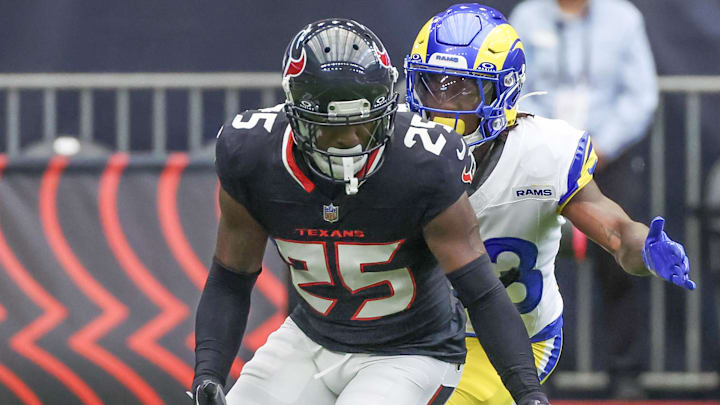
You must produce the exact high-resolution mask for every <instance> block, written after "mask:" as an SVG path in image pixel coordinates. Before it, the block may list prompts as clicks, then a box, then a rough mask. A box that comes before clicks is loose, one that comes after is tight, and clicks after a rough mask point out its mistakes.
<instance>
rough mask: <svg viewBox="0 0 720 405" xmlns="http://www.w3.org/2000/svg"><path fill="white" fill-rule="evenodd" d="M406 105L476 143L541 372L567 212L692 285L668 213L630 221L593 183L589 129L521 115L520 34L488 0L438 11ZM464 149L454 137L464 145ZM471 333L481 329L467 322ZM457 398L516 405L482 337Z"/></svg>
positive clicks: (476, 190)
mask: <svg viewBox="0 0 720 405" xmlns="http://www.w3.org/2000/svg"><path fill="white" fill-rule="evenodd" d="M405 71H406V78H407V103H408V106H409V107H410V109H411V110H413V111H416V112H418V113H420V114H421V115H423V116H424V117H425V118H428V119H431V120H434V121H435V122H438V123H441V124H444V125H447V126H448V127H450V128H454V129H455V130H456V131H457V132H459V133H460V134H462V135H464V140H465V141H466V143H467V147H468V148H470V149H471V150H472V151H473V155H474V156H475V159H476V163H477V165H476V170H475V173H474V176H473V177H474V180H473V182H472V189H473V190H472V191H473V193H472V195H471V196H470V201H471V203H472V206H473V208H474V210H475V213H476V216H477V218H478V219H479V222H480V233H481V235H483V237H484V238H486V239H485V247H486V249H487V252H488V253H489V255H490V258H491V260H492V261H493V262H494V263H495V272H496V273H497V275H498V276H499V277H500V279H501V281H502V282H503V284H504V285H505V286H506V288H507V292H508V294H509V295H510V297H511V299H512V300H513V302H515V304H516V306H517V309H518V310H519V311H520V313H521V315H522V318H523V321H524V322H525V327H526V329H527V332H528V335H529V336H530V340H531V342H532V343H533V352H534V355H535V363H536V366H537V371H538V375H539V377H540V379H541V381H544V380H545V379H546V378H547V377H548V375H549V374H550V373H551V372H552V371H553V369H554V367H555V365H556V364H557V361H558V358H559V356H560V351H561V347H562V323H563V318H562V313H563V302H562V297H561V296H560V292H559V290H558V285H557V282H556V280H555V274H554V263H555V256H556V255H557V253H558V249H559V245H560V235H561V226H562V224H563V223H564V222H565V218H567V219H569V220H570V221H572V223H573V224H574V225H575V226H576V227H577V228H578V229H579V230H580V231H582V232H584V233H585V234H586V235H587V236H588V237H589V238H590V239H592V240H594V241H595V242H596V243H598V244H600V245H601V246H602V247H603V248H605V249H606V250H607V251H608V252H610V253H611V254H613V255H614V256H615V258H616V260H617V262H618V263H619V264H620V266H622V268H623V269H624V270H625V271H626V272H627V273H629V274H633V275H638V276H644V275H650V274H654V275H656V276H659V277H662V278H663V279H665V280H668V281H670V282H672V283H674V284H677V285H679V286H681V287H684V288H687V289H690V290H692V289H694V288H695V283H694V282H692V281H691V280H690V279H689V278H688V270H689V264H688V258H687V256H686V255H685V251H684V249H683V247H682V245H680V244H679V243H676V242H674V241H672V240H671V239H670V238H668V236H667V235H666V233H665V232H664V231H663V225H664V219H663V218H660V217H657V218H655V219H654V220H653V221H652V223H651V224H650V228H648V227H647V226H645V225H643V224H641V223H638V222H635V221H633V220H632V219H631V218H630V217H628V215H627V214H626V213H625V211H623V209H622V208H621V207H620V206H618V205H617V204H616V203H615V202H613V201H612V200H610V199H608V198H607V197H605V196H604V195H603V194H602V193H601V192H600V190H599V189H598V187H597V185H596V184H595V182H594V181H593V172H594V170H595V166H596V164H597V160H598V158H597V155H596V153H595V151H594V150H593V145H592V141H591V139H590V135H589V134H588V133H587V132H584V131H582V130H579V129H576V128H573V127H571V126H570V125H569V124H567V123H566V122H564V121H560V120H552V119H547V118H542V117H538V116H534V115H532V114H529V113H522V112H521V113H518V111H517V101H518V96H519V94H520V89H521V87H522V84H523V82H524V80H525V54H524V50H523V45H522V42H521V41H520V38H519V37H518V35H517V33H516V32H515V30H514V29H513V28H512V26H510V25H509V24H508V22H507V20H506V19H505V17H504V16H503V15H502V14H501V13H499V12H498V11H497V10H494V9H492V8H490V7H486V6H483V5H479V4H458V5H454V6H452V7H450V8H448V9H447V10H444V11H442V12H441V13H439V14H437V15H436V16H434V17H432V18H431V19H430V20H429V21H428V22H427V23H426V24H425V25H424V26H423V27H422V29H421V30H420V32H419V33H418V35H417V38H416V40H415V43H414V44H413V48H412V51H411V52H410V55H408V57H407V58H406V61H405ZM463 148H465V145H458V153H461V152H462V149H463ZM467 332H468V336H473V334H474V331H473V330H472V327H471V326H470V325H468V330H467ZM466 343H467V346H468V357H467V364H466V366H465V371H464V372H463V376H462V379H461V381H460V384H459V385H458V387H457V389H456V391H455V393H454V394H453V396H452V397H451V399H450V401H449V402H448V403H449V404H452V405H470V404H492V405H495V404H511V403H512V398H511V397H510V395H509V394H508V392H507V391H506V390H505V389H504V388H503V386H502V383H501V381H500V378H499V377H498V375H497V373H496V372H495V370H494V368H493V366H492V365H491V363H490V361H489V360H488V357H487V356H486V355H485V352H484V351H483V348H482V347H481V346H480V345H479V343H478V342H477V339H472V338H468V339H467V342H466Z"/></svg>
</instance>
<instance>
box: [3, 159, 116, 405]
mask: <svg viewBox="0 0 720 405" xmlns="http://www.w3.org/2000/svg"><path fill="white" fill-rule="evenodd" d="M52 170H57V169H54V168H52V167H50V168H48V170H47V171H46V172H45V174H44V176H43V177H45V176H48V175H50V173H51V172H52ZM41 194H42V193H41ZM0 263H1V264H2V266H3V267H4V268H5V271H7V273H8V275H9V276H10V278H11V279H12V280H13V281H14V282H15V283H16V284H17V285H18V287H19V288H20V290H22V292H23V293H24V294H25V295H27V296H28V298H30V299H31V300H32V301H33V302H34V303H35V305H37V306H38V307H40V308H42V309H43V314H42V315H41V316H40V317H39V318H36V319H35V320H34V321H33V322H31V323H30V324H29V325H27V326H26V327H25V328H23V329H21V330H20V331H18V332H17V333H16V334H15V335H13V336H12V337H11V338H10V347H11V348H12V349H13V350H15V351H16V352H18V353H19V354H21V355H22V356H24V357H26V358H28V359H29V360H31V361H32V362H34V363H35V364H37V365H38V367H40V368H42V369H43V370H45V371H46V372H47V373H49V374H50V375H52V376H53V377H55V378H56V379H57V380H58V381H60V382H61V383H62V384H63V385H65V386H66V387H67V388H68V389H69V390H70V392H72V393H73V394H74V395H75V396H76V397H78V399H80V400H81V401H82V402H83V403H84V404H92V405H96V404H97V405H100V404H102V402H101V401H100V398H99V397H98V396H97V394H96V393H95V391H93V390H92V388H90V387H89V386H88V385H87V384H86V383H85V381H83V380H82V379H81V378H80V377H78V376H77V374H75V373H74V372H73V371H72V370H71V369H70V368H69V367H68V366H66V365H65V364H63V363H62V362H61V361H60V360H58V359H57V358H56V357H54V356H53V355H51V354H50V353H48V352H47V351H45V350H44V349H42V348H40V347H38V346H37V345H36V344H35V341H37V340H38V339H40V338H41V337H43V336H44V335H46V334H47V333H48V332H50V331H51V330H53V329H54V328H55V327H56V326H57V325H59V324H60V323H61V322H62V321H63V320H64V319H65V318H66V317H67V309H66V308H65V307H64V306H63V305H62V304H61V303H60V302H58V300H56V299H55V298H54V297H53V296H52V295H50V294H49V293H48V292H47V291H46V290H45V289H44V288H43V287H42V286H41V285H40V284H39V283H38V282H37V281H36V280H35V279H34V278H33V277H32V276H31V275H30V273H29V272H28V271H27V269H25V267H24V266H23V265H22V264H21V263H20V261H19V260H18V259H17V257H15V254H14V253H13V252H12V250H11V249H10V246H8V244H7V241H6V239H5V235H4V234H3V233H2V231H0Z"/></svg>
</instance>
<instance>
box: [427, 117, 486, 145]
mask: <svg viewBox="0 0 720 405" xmlns="http://www.w3.org/2000/svg"><path fill="white" fill-rule="evenodd" d="M433 121H434V122H437V123H438V124H442V125H445V126H448V127H451V128H452V127H455V132H457V133H458V134H460V135H462V133H463V132H465V121H463V120H462V119H460V118H458V119H455V118H445V117H435V118H433ZM463 139H464V140H465V143H466V144H468V145H470V144H471V143H473V142H478V141H481V140H482V139H483V135H482V133H481V132H480V126H479V125H478V127H477V128H476V129H475V131H474V132H473V133H471V134H467V135H463ZM478 146H479V145H473V146H471V147H470V152H472V151H473V150H475V148H477V147H478Z"/></svg>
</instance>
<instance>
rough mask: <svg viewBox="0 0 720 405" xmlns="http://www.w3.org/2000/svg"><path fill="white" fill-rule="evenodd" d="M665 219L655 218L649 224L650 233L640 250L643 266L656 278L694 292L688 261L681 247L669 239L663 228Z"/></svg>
mask: <svg viewBox="0 0 720 405" xmlns="http://www.w3.org/2000/svg"><path fill="white" fill-rule="evenodd" d="M664 226H665V219H664V218H663V217H655V219H653V221H652V222H651V223H650V232H649V233H648V236H647V238H646V239H645V247H643V250H642V258H643V262H645V266H647V268H648V269H649V270H650V271H651V272H652V273H653V274H655V275H656V276H658V277H661V278H663V279H665V280H667V281H669V282H671V283H673V284H676V285H679V286H680V287H683V288H687V289H688V290H694V289H695V287H696V285H695V282H694V281H692V280H690V277H689V275H688V272H689V271H690V261H689V260H688V257H687V255H686V254H685V248H683V245H681V244H679V243H677V242H675V241H673V240H672V239H670V238H669V237H668V236H667V234H666V233H665V231H663V227H664Z"/></svg>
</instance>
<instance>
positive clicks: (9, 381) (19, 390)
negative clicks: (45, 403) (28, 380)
mask: <svg viewBox="0 0 720 405" xmlns="http://www.w3.org/2000/svg"><path fill="white" fill-rule="evenodd" d="M0 382H2V383H3V384H4V385H5V386H7V387H8V388H10V391H12V392H13V394H15V396H17V397H18V399H20V400H21V401H22V402H23V403H24V404H25V405H41V404H42V402H40V399H39V398H38V397H37V395H35V393H34V392H33V391H32V390H31V389H30V387H28V386H27V385H25V383H24V382H23V381H22V380H21V379H20V378H18V376H17V375H15V373H13V372H12V371H11V370H10V369H9V368H7V367H5V366H4V365H2V364H0Z"/></svg>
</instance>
